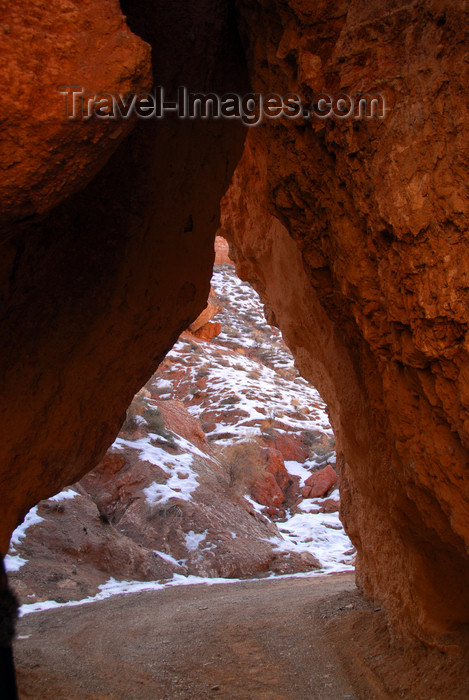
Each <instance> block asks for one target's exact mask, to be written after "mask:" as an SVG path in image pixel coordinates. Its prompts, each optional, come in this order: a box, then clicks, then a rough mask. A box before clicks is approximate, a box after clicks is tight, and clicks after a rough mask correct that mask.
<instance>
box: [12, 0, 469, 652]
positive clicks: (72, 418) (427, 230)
mask: <svg viewBox="0 0 469 700" xmlns="http://www.w3.org/2000/svg"><path fill="white" fill-rule="evenodd" d="M237 4H238V7H239V9H240V11H241V13H242V18H243V20H242V23H243V32H244V39H245V45H246V54H247V58H248V62H249V71H250V77H251V82H252V85H253V87H254V89H256V90H259V91H262V92H267V91H269V90H275V91H276V92H279V93H286V92H288V91H291V90H295V91H297V92H299V93H300V94H302V96H304V97H305V98H308V97H310V96H311V92H312V91H318V90H321V89H324V88H327V89H328V90H330V91H331V92H337V91H339V90H346V91H347V92H349V93H354V92H361V91H363V90H368V89H369V90H379V89H383V90H386V91H387V92H388V93H389V95H390V103H389V104H390V106H391V107H392V109H391V111H390V112H389V113H388V115H387V118H386V119H385V120H383V121H375V120H369V121H366V120H363V121H360V122H356V121H354V120H346V121H334V120H326V121H324V122H314V124H313V126H311V125H308V124H302V123H300V122H296V123H289V124H285V123H284V122H283V121H278V120H277V121H272V122H270V123H268V124H265V125H263V126H261V127H259V128H257V129H251V130H250V132H249V143H248V145H247V148H246V151H245V154H244V156H243V161H242V163H241V165H240V167H239V169H238V171H237V174H236V177H235V179H234V184H233V187H232V189H231V192H230V195H229V197H228V198H227V199H226V201H225V205H224V206H225V211H224V225H223V233H224V235H226V236H227V237H229V238H230V239H231V240H232V241H233V243H234V248H235V249H236V263H237V267H238V270H239V272H240V274H241V275H242V276H243V277H245V278H247V279H249V280H250V281H252V282H254V283H255V284H256V286H257V288H258V290H259V291H260V293H261V294H262V296H263V298H264V299H265V300H266V301H267V302H268V306H269V308H270V310H271V313H270V318H271V319H272V320H275V319H276V322H277V323H278V325H279V326H280V327H281V328H282V330H283V333H284V335H285V338H286V340H287V342H288V344H289V346H290V347H291V348H292V350H293V352H294V354H295V356H296V359H297V363H298V366H299V368H300V369H301V371H302V373H303V374H304V376H306V377H308V378H309V379H310V380H311V381H312V382H313V383H315V384H316V385H317V386H318V387H319V389H320V390H321V393H322V394H323V396H324V398H325V399H326V401H327V402H328V404H329V406H330V412H331V418H332V421H333V425H334V429H335V432H336V437H337V444H338V448H339V453H340V455H339V466H340V468H341V487H342V499H341V509H342V517H343V519H344V521H345V523H346V525H347V529H348V532H349V534H350V536H351V537H352V539H353V541H354V543H355V545H356V547H357V552H358V572H359V579H360V581H361V584H362V586H363V587H364V590H365V592H366V593H367V595H368V596H369V597H371V598H375V599H377V600H381V601H383V603H384V604H385V606H386V608H387V610H388V612H389V614H390V615H391V617H392V618H393V619H394V621H396V622H398V623H400V624H401V625H408V626H409V627H411V628H413V629H414V630H417V631H418V633H419V634H421V635H422V636H425V635H429V636H430V637H431V638H434V637H435V635H438V634H439V633H443V632H447V631H449V630H452V629H453V628H454V627H455V626H456V625H458V624H459V623H466V624H467V623H468V622H469V605H468V591H469V559H468V555H467V551H468V549H467V548H468V545H469V526H468V522H469V510H468V503H469V492H468V489H469V486H468V483H469V482H468V480H467V475H466V472H467V463H468V456H469V455H468V450H469V422H468V419H467V409H468V406H469V389H468V387H469V380H468V376H469V369H468V368H469V355H468V349H467V348H468V342H467V319H468V302H467V299H468V281H467V270H468V269H469V259H468V255H469V253H468V247H467V241H466V232H467V215H468V211H467V209H468V196H467V191H466V189H465V181H466V175H467V160H468V156H467V123H468V118H467V111H466V107H465V102H464V96H465V94H466V91H467V82H468V81H467V77H468V76H467V65H468V64H467V61H466V60H465V51H466V46H467V42H466V36H465V33H464V32H465V28H466V27H467V21H468V18H467V10H466V8H465V5H464V4H463V3H454V2H449V0H443V2H441V0H438V2H437V1H436V0H423V1H422V2H419V3H416V4H413V5H409V3H408V2H404V1H403V0H396V1H395V2H393V3H392V4H391V5H389V3H388V4H385V3H382V2H380V1H379V0H368V1H367V2H364V0H334V1H333V2H328V3H325V2H314V3H313V2H308V0H286V1H285V2H276V1H275V0H273V1H272V0H256V1H255V2H252V1H251V0H250V1H249V2H247V1H246V0H238V3H237ZM3 5H4V6H2V32H3V34H2V35H1V36H2V49H3V48H4V50H2V55H4V56H6V57H7V61H5V64H4V65H6V66H7V68H6V70H5V69H4V71H3V72H2V75H1V77H2V88H3V92H4V93H8V97H6V96H5V95H3V100H4V101H5V102H4V104H5V105H6V110H7V112H8V114H7V116H6V117H5V118H4V117H3V116H2V126H3V132H2V133H3V137H4V143H3V144H2V148H3V149H4V150H2V155H1V156H0V157H1V159H2V160H1V162H2V165H7V166H8V168H7V171H6V172H7V174H6V175H4V178H3V179H2V183H1V185H0V194H1V197H2V217H3V219H2V222H1V227H2V235H3V236H4V242H3V243H2V251H1V252H2V255H1V258H0V259H1V273H0V279H1V288H0V289H1V292H0V294H1V298H2V302H3V305H4V309H5V310H4V315H3V325H2V334H1V340H0V357H1V358H2V400H3V406H4V411H3V416H4V417H3V418H2V428H3V436H2V448H3V450H2V452H3V453H2V461H1V465H0V478H1V482H2V493H3V494H4V499H3V502H2V508H3V511H2V512H3V519H2V525H1V541H0V544H1V550H2V551H3V552H5V550H6V547H7V542H8V536H9V533H10V532H11V530H12V529H13V527H14V526H15V525H16V523H17V522H18V520H20V519H21V516H22V515H23V514H24V513H25V512H26V510H27V509H28V508H29V506H31V505H32V504H34V503H36V502H37V501H38V500H39V499H41V498H44V497H46V496H48V495H50V494H51V493H52V492H54V491H57V490H59V488H60V487H61V486H63V485H64V484H66V483H71V482H72V481H75V480H76V479H77V478H78V477H79V476H80V475H81V474H83V473H84V472H86V471H87V470H89V469H90V468H91V467H93V466H94V465H95V464H96V463H97V461H98V460H99V458H100V457H102V455H103V453H104V451H105V449H106V447H107V446H108V445H109V444H110V442H111V440H112V438H113V437H114V436H115V435H116V433H117V431H118V427H119V425H120V423H121V422H122V419H123V416H124V410H125V407H126V405H128V403H129V402H130V399H131V397H132V395H133V394H134V392H135V390H136V389H138V387H139V386H141V385H142V384H143V383H144V381H145V380H146V379H147V378H148V377H149V376H150V374H151V372H152V370H153V369H154V367H155V366H156V365H157V364H158V362H159V360H160V359H161V358H162V357H163V356H164V354H165V352H166V351H167V349H168V348H169V347H170V346H171V344H172V342H173V341H174V340H175V339H176V338H177V336H178V334H179V333H180V331H181V330H182V329H183V328H185V327H187V326H188V325H189V323H190V322H191V321H192V320H193V319H195V318H196V317H197V315H198V314H199V313H200V311H201V310H202V308H203V305H204V303H205V300H206V297H207V294H208V288H209V282H208V280H209V276H210V267H211V264H212V262H213V257H214V253H213V236H214V230H215V228H216V225H217V211H218V201H219V198H220V196H221V195H222V193H223V191H224V189H225V183H226V182H227V179H228V178H229V176H230V173H231V171H232V168H233V166H234V163H235V161H236V159H237V156H238V154H239V148H240V145H241V140H242V135H241V134H240V133H239V132H238V131H237V130H236V125H235V124H233V123H232V122H230V121H225V122H221V121H218V122H210V123H208V122H202V121H195V122H190V123H188V122H173V121H165V122H164V123H160V122H158V123H151V124H150V123H139V124H138V125H137V127H136V128H135V129H134V130H133V132H132V133H131V134H130V136H128V137H127V138H126V139H125V140H123V141H122V143H121V144H120V145H119V147H118V148H117V150H116V152H115V153H114V154H113V155H112V157H111V158H109V156H110V154H111V153H112V151H113V150H114V148H115V142H119V140H121V139H122V138H123V136H124V135H125V130H126V128H127V127H126V126H125V127H124V130H122V131H121V130H119V132H118V133H115V132H114V131H112V130H110V129H111V127H110V126H109V125H107V124H101V123H100V124H96V123H94V122H87V123H86V124H85V125H83V124H81V123H80V124H79V125H77V126H76V127H74V128H72V127H70V129H68V127H67V129H66V136H65V137H64V129H65V126H64V124H62V123H60V115H59V112H58V111H57V107H56V105H57V103H56V102H55V101H54V103H53V105H54V106H52V102H50V100H49V99H48V98H47V97H46V93H48V91H49V89H50V88H51V87H52V86H54V85H55V83H56V82H57V83H63V82H64V80H65V81H68V80H69V79H70V80H72V79H73V81H75V80H80V81H81V80H83V81H85V80H86V81H89V84H87V86H86V87H87V88H88V89H90V90H92V91H96V92H98V91H99V90H101V89H104V88H106V89H110V90H116V91H118V90H121V89H122V90H126V89H133V88H139V89H140V88H146V87H147V86H148V49H147V48H146V47H145V45H144V44H143V43H142V41H139V40H138V39H136V38H135V37H133V36H132V34H131V33H130V31H129V29H128V28H127V27H126V25H125V23H124V20H123V18H122V16H121V15H120V13H119V11H118V6H117V1H116V0H106V2H97V1H96V0H74V1H72V2H69V3H68V4H66V6H65V5H64V3H63V2H58V1H57V2H54V1H52V2H49V3H47V4H44V3H42V2H38V1H37V0H29V1H28V2H26V3H22V4H21V7H20V8H19V6H18V4H14V3H10V6H8V7H6V6H5V3H3ZM122 7H123V9H124V11H125V12H126V13H127V16H128V23H129V26H130V28H131V29H132V31H133V32H134V33H135V34H137V35H138V36H140V37H142V38H143V39H144V40H145V41H147V42H148V43H149V44H151V45H152V49H153V51H152V60H153V67H154V73H155V78H156V80H157V82H158V83H160V84H164V85H165V86H167V87H168V92H169V94H170V93H171V91H172V90H174V89H175V88H176V87H177V85H179V84H186V85H190V87H191V88H192V89H194V90H197V89H204V90H205V91H207V90H209V89H217V88H219V90H220V91H221V92H227V91H229V90H230V88H231V89H233V88H234V83H235V81H234V76H236V77H237V76H239V75H240V74H241V73H242V71H240V69H239V65H240V63H241V59H240V58H239V54H236V52H235V50H234V49H233V50H232V41H231V39H232V38H233V27H232V24H230V23H229V21H228V10H227V5H226V4H225V3H223V2H222V3H220V2H215V0H200V1H199V2H197V3H196V4H195V3H191V2H189V1H188V0H183V1H181V2H178V3H167V2H163V0H156V1H155V2H153V3H148V2H145V0H137V1H136V2H132V3H131V2H129V1H128V0H123V1H122ZM18 8H19V9H18ZM64 10H68V12H65V11H64ZM38 29H39V30H40V31H41V35H40V39H39V38H38V39H36V38H35V37H36V35H39V32H38ZM57 37H58V39H57ZM44 39H46V40H47V41H45V40H44ZM3 45H4V46H3ZM93 52H94V53H93ZM233 52H234V53H233ZM233 55H235V57H236V60H237V65H235V66H233V65H232V61H231V57H232V56H233ZM44 65H45V66H46V70H44V68H43V67H44ZM24 66H26V69H24ZM39 68H40V70H39ZM23 73H24V83H22V82H21V79H20V78H19V76H20V75H21V76H22V74H23ZM37 74H40V78H39V80H40V82H39V83H35V82H34V81H35V78H34V77H33V75H34V76H35V75H37ZM33 83H34V85H33ZM23 85H24V90H23V88H22V86H23ZM36 86H37V89H36ZM21 90H23V92H22V93H21ZM15 91H16V92H17V93H21V94H18V95H16V96H15V95H13V97H12V93H13V92H15ZM29 95H31V96H32V97H33V102H34V108H32V109H26V113H25V112H24V109H23V104H25V103H27V104H29V105H30V104H31V100H29ZM391 96H392V101H391ZM16 104H18V105H20V106H21V109H19V107H18V109H17V107H16ZM36 106H37V108H36ZM121 128H122V127H121ZM3 172H4V173H5V168H3ZM92 178H93V179H92ZM86 183H89V184H86ZM85 185H86V187H85ZM73 193H74V194H73ZM66 195H69V196H68V198H67V199H66V200H64V201H62V200H63V198H64V197H65V196H66ZM51 207H54V208H53V209H51ZM13 220H15V221H16V224H15V226H13V223H12V222H13ZM342 455H343V456H342Z"/></svg>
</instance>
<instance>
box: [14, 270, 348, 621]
mask: <svg viewBox="0 0 469 700" xmlns="http://www.w3.org/2000/svg"><path fill="white" fill-rule="evenodd" d="M213 287H214V290H215V292H216V298H215V297H214V296H212V297H211V302H210V305H209V308H208V309H207V312H206V313H205V315H204V314H203V315H202V316H203V318H202V319H201V321H199V322H198V323H195V324H193V326H192V327H191V329H192V333H188V332H187V333H184V334H183V335H182V336H181V338H180V339H179V341H178V343H177V344H176V345H175V347H174V348H173V349H172V351H171V352H170V353H169V354H168V356H167V357H166V358H165V360H164V362H163V364H162V365H161V366H160V367H159V369H158V371H157V372H156V374H155V375H154V376H153V377H152V378H151V379H150V381H149V382H148V383H147V384H146V385H145V387H143V388H142V390H141V391H140V392H139V394H138V395H137V396H136V397H135V399H134V401H133V402H132V405H131V406H130V408H129V410H128V413H127V419H126V421H125V424H124V425H123V427H122V430H121V433H120V434H119V437H118V438H117V439H116V441H115V443H114V444H113V446H112V447H111V449H110V450H109V451H108V453H107V454H106V456H105V458H104V460H103V461H102V463H101V464H100V465H99V466H98V467H97V468H96V469H95V470H94V471H93V472H91V473H90V474H88V475H87V476H86V477H85V478H84V479H82V480H81V481H80V482H79V483H78V484H74V485H71V487H70V488H68V489H66V490H65V491H63V492H61V493H60V494H57V495H56V496H54V497H53V498H50V499H48V500H46V501H42V502H41V503H40V504H39V505H38V506H36V507H35V508H33V509H32V511H30V513H29V514H28V515H27V517H26V519H25V521H24V523H23V524H22V525H21V526H20V527H19V528H18V529H17V530H16V531H15V533H14V534H13V537H12V540H11V548H10V553H9V556H8V557H7V566H8V569H9V571H10V580H11V581H12V583H13V586H14V588H15V589H16V591H17V593H18V595H19V598H20V600H21V603H22V604H23V611H26V610H32V609H41V608H45V607H53V606H54V605H57V604H64V603H67V602H68V601H73V600H75V601H78V600H81V599H84V598H86V597H89V596H98V597H99V596H100V595H102V594H103V593H106V592H109V591H114V592H118V591H119V590H123V587H124V588H125V587H127V588H128V587H129V586H132V585H134V584H133V583H132V582H135V585H137V582H139V581H149V582H152V581H158V582H166V583H171V582H174V581H178V580H181V577H182V578H183V579H184V578H186V579H187V580H193V579H189V578H188V577H200V578H201V579H205V578H209V579H215V578H220V579H226V578H248V577H257V578H258V577H263V576H276V575H283V574H293V573H307V572H310V573H311V574H323V573H330V572H337V571H351V570H352V569H353V556H354V550H353V547H352V545H351V543H350V541H349V540H348V538H347V536H346V535H345V533H344V531H343V528H342V525H341V523H340V520H339V517H338V505H339V491H338V478H337V474H336V471H335V454H334V438H333V434H332V430H331V428H330V425H329V422H328V419H327V413H326V407H325V405H324V403H323V401H322V400H321V398H320V396H319V395H318V393H317V392H316V391H315V390H314V389H313V388H312V387H310V386H309V385H308V384H307V382H306V381H304V380H303V379H302V378H301V377H300V376H299V374H298V372H297V370H296V369H295V367H294V365H293V360H292V357H291V355H290V353H289V351H288V349H287V348H286V347H285V345H284V343H283V341H282V339H281V336H280V333H279V332H278V331H277V330H276V329H275V328H272V327H270V326H268V325H267V323H266V321H265V318H264V314H263V311H262V308H261V306H260V304H259V300H258V297H257V296H256V295H255V293H254V292H253V291H252V289H251V287H250V286H249V285H247V284H246V283H242V282H241V281H240V280H239V279H238V278H237V277H236V275H235V272H234V268H233V266H232V265H229V264H221V265H217V266H216V268H215V271H214V277H213ZM215 313H216V317H215V322H212V318H213V317H214V314H215ZM119 582H120V583H119ZM119 586H120V588H119ZM30 606H31V607H30Z"/></svg>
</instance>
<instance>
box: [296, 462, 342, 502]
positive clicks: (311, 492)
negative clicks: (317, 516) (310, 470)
mask: <svg viewBox="0 0 469 700" xmlns="http://www.w3.org/2000/svg"><path fill="white" fill-rule="evenodd" d="M336 483H337V474H336V472H335V471H334V469H333V467H331V465H330V464H328V465H327V467H324V469H320V470H319V471H318V472H315V473H314V474H311V476H309V477H308V478H307V479H306V481H305V485H304V486H303V488H302V489H301V495H302V496H303V498H322V497H323V496H325V495H326V493H327V492H328V491H329V490H330V489H331V488H332V487H333V486H334V485H335V484H336Z"/></svg>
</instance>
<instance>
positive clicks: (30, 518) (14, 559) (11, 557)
mask: <svg viewBox="0 0 469 700" xmlns="http://www.w3.org/2000/svg"><path fill="white" fill-rule="evenodd" d="M43 520H44V518H41V516H40V515H38V513H37V506H34V508H31V510H30V511H29V513H27V514H26V517H25V519H24V520H23V522H22V523H21V525H18V527H17V528H16V530H14V532H13V534H12V536H11V539H10V550H9V552H8V554H7V555H6V557H5V559H4V562H5V569H6V570H7V572H8V571H18V570H19V569H21V567H22V566H24V564H26V563H27V561H28V560H27V559H23V558H22V557H20V556H19V555H18V554H16V547H18V546H19V544H20V543H21V540H22V539H24V538H25V537H26V530H27V529H28V527H32V525H37V524H38V523H41V522H42V521H43Z"/></svg>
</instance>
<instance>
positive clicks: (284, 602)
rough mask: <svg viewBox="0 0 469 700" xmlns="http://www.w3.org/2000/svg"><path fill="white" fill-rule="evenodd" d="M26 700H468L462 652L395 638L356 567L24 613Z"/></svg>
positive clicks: (20, 656) (20, 642) (22, 683)
mask: <svg viewBox="0 0 469 700" xmlns="http://www.w3.org/2000/svg"><path fill="white" fill-rule="evenodd" d="M18 632H19V634H18V638H17V641H16V645H15V657H16V662H17V668H18V682H19V690H20V696H21V697H22V698H36V700H39V699H41V700H49V699H50V698H67V699H69V700H82V699H83V698H89V699H90V700H91V699H93V700H103V699H106V700H108V699H109V700H111V699H112V698H122V699H124V698H125V699H127V698H141V699H142V700H144V699H145V700H146V699H148V698H152V699H153V698H154V699H155V700H156V699H158V700H174V699H176V698H178V699H180V700H201V699H204V700H205V699H206V698H223V700H230V699H237V700H397V699H398V698H406V699H407V700H431V699H432V698H433V700H448V699H449V698H451V700H466V698H467V697H468V696H469V673H468V668H467V663H466V659H465V658H464V657H462V656H460V657H459V658H458V657H456V658H455V657H454V655H453V656H452V655H451V654H446V653H445V652H444V651H443V650H438V649H432V650H429V649H427V648H425V647H424V646H423V645H422V644H419V643H415V644H408V645H406V646H405V647H402V646H401V645H400V644H399V642H398V641H396V640H395V639H394V640H393V639H392V638H391V637H390V634H389V632H388V629H387V625H386V622H385V619H384V614H383V612H382V611H381V610H379V609H377V608H375V607H374V606H371V605H369V604H367V603H366V602H364V601H363V599H362V597H361V596H360V595H359V593H358V591H357V590H356V588H355V585H354V577H353V574H332V575H330V576H315V577H312V578H311V577H307V578H287V579H278V578H277V579H274V580H262V581H243V582H239V583H231V584H227V583H225V584H224V585H213V586H208V585H195V586H187V585H186V586H171V587H164V588H163V587H162V589H161V590H158V591H147V592H140V593H134V594H132V595H125V596H124V595H119V596H112V597H111V598H110V599H108V600H102V601H97V602H93V603H91V604H86V605H79V606H77V607H64V608H62V609H59V610H46V611H44V612H39V613H35V614H32V615H24V616H23V617H22V619H21V620H20V622H19V629H18Z"/></svg>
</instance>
